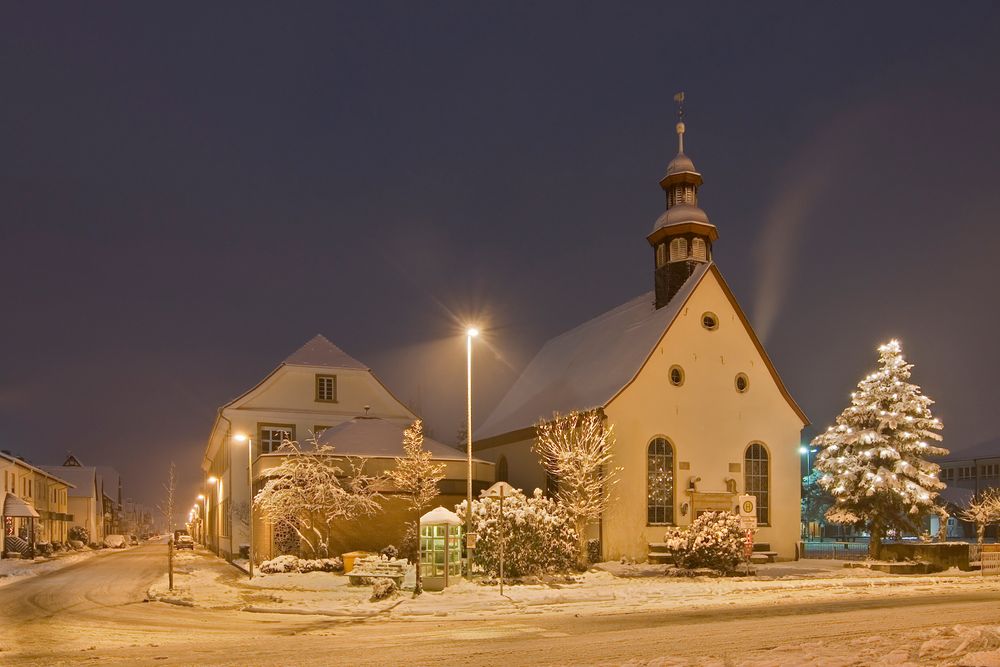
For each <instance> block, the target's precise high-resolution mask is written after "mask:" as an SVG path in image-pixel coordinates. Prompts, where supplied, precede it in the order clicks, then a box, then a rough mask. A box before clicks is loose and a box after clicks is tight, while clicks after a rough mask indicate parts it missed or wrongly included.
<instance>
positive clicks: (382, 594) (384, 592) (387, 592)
mask: <svg viewBox="0 0 1000 667" xmlns="http://www.w3.org/2000/svg"><path fill="white" fill-rule="evenodd" d="M398 592H399V586H398V585H397V584H396V581H395V580H394V579H386V578H384V577H381V578H378V579H375V580H374V581H373V582H372V597H371V601H372V602H377V601H379V600H385V599H386V598H390V597H392V596H394V595H395V594H396V593H398Z"/></svg>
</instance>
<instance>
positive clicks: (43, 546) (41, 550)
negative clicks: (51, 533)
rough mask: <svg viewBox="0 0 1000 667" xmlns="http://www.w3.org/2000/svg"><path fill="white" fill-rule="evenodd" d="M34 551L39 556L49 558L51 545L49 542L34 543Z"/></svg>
mask: <svg viewBox="0 0 1000 667" xmlns="http://www.w3.org/2000/svg"><path fill="white" fill-rule="evenodd" d="M35 551H36V552H38V555H40V556H51V555H52V545H51V544H50V543H49V542H35Z"/></svg>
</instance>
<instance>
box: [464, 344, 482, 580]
mask: <svg viewBox="0 0 1000 667" xmlns="http://www.w3.org/2000/svg"><path fill="white" fill-rule="evenodd" d="M465 334H466V336H465V361H466V392H465V419H466V421H465V450H466V454H467V458H468V467H467V469H466V476H467V479H466V485H465V490H466V502H467V503H468V504H467V505H466V512H465V551H466V558H467V559H468V565H467V567H468V576H469V578H470V579H471V578H472V552H473V551H474V550H475V542H474V541H473V540H474V539H475V538H474V537H473V536H472V535H473V533H472V339H473V338H475V337H476V336H478V335H479V329H477V328H476V327H469V328H468V329H467V330H466V332H465Z"/></svg>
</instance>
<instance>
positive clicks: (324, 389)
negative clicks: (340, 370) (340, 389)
mask: <svg viewBox="0 0 1000 667" xmlns="http://www.w3.org/2000/svg"><path fill="white" fill-rule="evenodd" d="M316 400H317V401H318V402H320V403H336V402H337V376H336V375H317V376H316Z"/></svg>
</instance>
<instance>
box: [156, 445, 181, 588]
mask: <svg viewBox="0 0 1000 667" xmlns="http://www.w3.org/2000/svg"><path fill="white" fill-rule="evenodd" d="M176 487H177V480H176V478H175V476H174V462H173V461H171V462H170V472H169V474H168V475H167V483H166V484H164V485H163V490H164V491H166V493H167V495H166V497H165V498H164V499H163V504H162V505H160V512H161V513H162V514H163V518H164V520H165V521H166V524H167V533H169V535H168V537H167V582H168V583H167V588H168V589H169V590H174V490H175V489H176Z"/></svg>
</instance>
